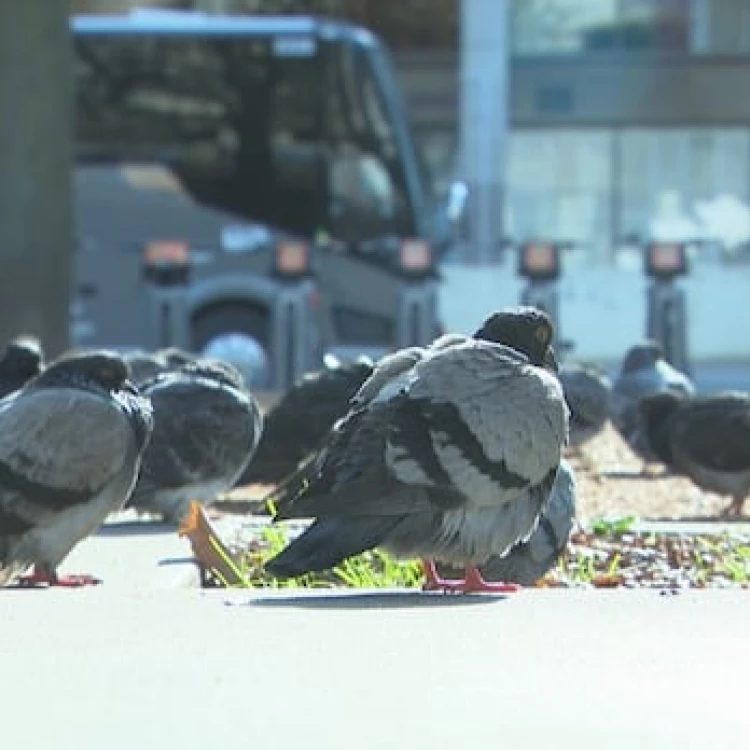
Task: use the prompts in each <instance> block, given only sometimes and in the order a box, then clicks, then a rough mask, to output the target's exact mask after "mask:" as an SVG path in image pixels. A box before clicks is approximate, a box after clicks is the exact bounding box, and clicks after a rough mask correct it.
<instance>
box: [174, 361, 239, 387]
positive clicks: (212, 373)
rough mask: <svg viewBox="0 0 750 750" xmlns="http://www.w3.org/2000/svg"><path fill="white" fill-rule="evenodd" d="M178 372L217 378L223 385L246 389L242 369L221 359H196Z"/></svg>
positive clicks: (212, 378) (211, 378)
mask: <svg viewBox="0 0 750 750" xmlns="http://www.w3.org/2000/svg"><path fill="white" fill-rule="evenodd" d="M178 372H183V373H186V374H188V375H192V376H194V377H199V378H208V379H209V380H215V381H216V382H218V383H221V384H222V385H226V386H229V387H231V388H237V389H238V390H241V391H242V390H244V389H245V380H244V378H243V377H242V374H241V373H240V371H239V370H238V369H237V368H236V367H235V366H234V365H230V364H229V363H228V362H224V361H223V360H220V359H196V360H192V361H190V362H188V363H187V364H184V365H183V366H182V367H180V369H179V370H178Z"/></svg>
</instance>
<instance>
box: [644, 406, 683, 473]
mask: <svg viewBox="0 0 750 750" xmlns="http://www.w3.org/2000/svg"><path fill="white" fill-rule="evenodd" d="M685 400H686V396H685V395H684V394H682V393H675V392H673V391H663V392H661V393H654V394H653V395H650V396H645V397H644V398H642V399H641V400H640V402H639V403H638V411H639V412H640V415H641V418H642V421H643V432H644V437H645V438H646V441H647V443H648V446H649V447H650V448H651V450H652V451H653V452H654V454H655V455H656V457H657V458H659V459H660V460H661V461H663V462H664V463H667V464H668V463H671V461H672V449H671V447H670V442H669V420H670V417H671V416H672V415H673V414H674V413H675V412H676V411H677V410H678V409H679V408H680V405H681V404H683V403H684V402H685Z"/></svg>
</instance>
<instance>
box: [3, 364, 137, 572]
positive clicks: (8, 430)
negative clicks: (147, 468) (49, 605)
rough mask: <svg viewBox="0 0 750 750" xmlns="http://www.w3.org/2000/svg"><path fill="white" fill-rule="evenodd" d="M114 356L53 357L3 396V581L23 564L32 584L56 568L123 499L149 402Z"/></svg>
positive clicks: (130, 483)
mask: <svg viewBox="0 0 750 750" xmlns="http://www.w3.org/2000/svg"><path fill="white" fill-rule="evenodd" d="M127 372H128V370H127V366H126V364H125V362H124V361H123V360H122V358H120V357H119V356H118V355H116V354H113V353H108V352H92V353H88V354H78V355H72V356H70V357H67V358H64V359H60V360H58V361H57V362H54V363H52V364H51V365H50V366H49V367H47V369H46V370H45V371H44V372H43V373H42V374H41V375H39V376H37V377H36V378H35V379H33V380H31V381H30V382H29V383H28V384H27V385H26V386H24V387H23V388H22V389H21V390H19V391H16V392H15V393H14V394H11V395H10V396H7V397H6V398H4V399H2V401H0V585H5V584H7V583H8V582H9V581H11V580H13V579H14V578H16V576H17V575H18V574H19V573H22V572H23V571H24V570H25V569H26V568H27V567H28V566H29V565H32V564H33V565H34V566H35V571H34V574H33V575H32V576H30V577H28V578H27V579H26V580H27V581H28V582H31V583H49V584H59V585H65V584H69V585H74V584H79V583H80V584H83V583H91V582H94V579H93V578H91V577H85V576H80V577H67V578H62V577H58V575H57V572H56V571H57V567H58V566H59V564H60V563H61V561H62V560H63V559H64V558H65V557H66V555H67V554H68V553H69V552H70V550H71V549H72V548H73V547H74V546H75V545H76V544H77V543H78V542H80V541H81V540H82V539H84V538H85V537H87V536H88V535H89V534H91V533H93V532H94V531H95V530H96V529H97V528H98V527H99V525H100V524H101V523H102V522H103V521H104V519H105V518H106V516H107V515H108V514H109V513H111V512H112V511H115V510H118V509H119V508H121V507H122V505H123V503H124V502H125V500H126V498H127V496H128V495H129V494H130V491H131V489H132V487H133V485H134V483H135V480H136V476H137V474H138V469H139V466H140V459H141V454H142V452H143V449H144V448H145V446H146V443H147V442H148V438H149V435H150V433H151V427H152V421H151V407H150V405H149V403H148V401H147V400H146V399H144V398H141V397H140V396H139V395H138V393H137V391H136V389H135V387H134V386H133V385H132V384H131V383H130V382H129V381H128V380H127V379H126V376H127Z"/></svg>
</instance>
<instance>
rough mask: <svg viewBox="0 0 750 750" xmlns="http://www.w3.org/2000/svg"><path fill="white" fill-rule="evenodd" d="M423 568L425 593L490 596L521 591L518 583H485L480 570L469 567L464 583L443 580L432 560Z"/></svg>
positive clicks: (427, 561)
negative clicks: (480, 594) (482, 593)
mask: <svg viewBox="0 0 750 750" xmlns="http://www.w3.org/2000/svg"><path fill="white" fill-rule="evenodd" d="M422 567H423V568H424V575H425V584H424V590H425V591H442V592H443V593H445V594H450V593H457V594H471V593H478V592H484V593H488V594H513V593H515V592H516V591H520V590H521V588H522V587H521V586H519V585H518V584H517V583H503V582H501V581H485V580H484V578H482V575H481V574H480V572H479V570H478V569H477V568H475V567H473V566H472V567H467V568H466V574H465V578H464V580H463V581H461V580H453V579H445V578H441V577H440V574H439V573H438V572H437V569H436V568H435V563H434V562H433V561H432V560H423V561H422Z"/></svg>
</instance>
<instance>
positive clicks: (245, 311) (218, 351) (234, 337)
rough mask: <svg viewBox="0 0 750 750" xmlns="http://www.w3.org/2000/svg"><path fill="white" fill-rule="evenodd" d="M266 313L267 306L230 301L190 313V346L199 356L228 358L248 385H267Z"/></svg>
mask: <svg viewBox="0 0 750 750" xmlns="http://www.w3.org/2000/svg"><path fill="white" fill-rule="evenodd" d="M269 325H270V316H269V314H268V311H267V310H264V309H263V308H260V307H252V306H250V305H244V304H238V303H230V304H221V305H215V306H212V307H210V308H208V309H206V310H204V311H201V312H199V313H198V314H197V315H195V316H194V317H193V323H192V339H193V342H192V343H193V349H194V350H195V351H196V352H199V353H200V354H201V356H204V357H212V358H214V359H221V360H224V361H225V362H229V363H230V364H232V365H234V366H235V367H237V369H239V371H240V372H241V373H242V376H243V377H244V379H245V383H246V384H247V386H248V387H253V388H258V389H268V388H270V387H271V376H272V373H271V358H270V351H269V340H270V336H271V334H270V330H269Z"/></svg>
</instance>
